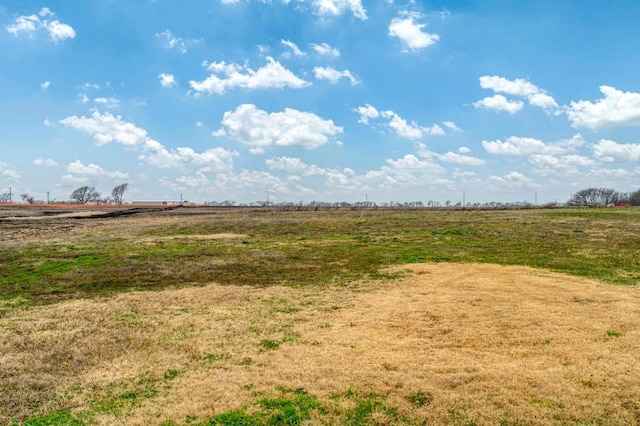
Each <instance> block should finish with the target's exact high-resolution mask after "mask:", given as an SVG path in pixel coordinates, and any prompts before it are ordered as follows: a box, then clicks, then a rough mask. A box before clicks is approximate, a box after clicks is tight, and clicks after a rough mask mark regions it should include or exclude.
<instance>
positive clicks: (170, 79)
mask: <svg viewBox="0 0 640 426" xmlns="http://www.w3.org/2000/svg"><path fill="white" fill-rule="evenodd" d="M158 78H159V79H160V85H161V86H162V87H173V86H175V85H177V84H178V82H177V81H176V78H175V77H174V75H173V74H165V73H160V74H158Z"/></svg>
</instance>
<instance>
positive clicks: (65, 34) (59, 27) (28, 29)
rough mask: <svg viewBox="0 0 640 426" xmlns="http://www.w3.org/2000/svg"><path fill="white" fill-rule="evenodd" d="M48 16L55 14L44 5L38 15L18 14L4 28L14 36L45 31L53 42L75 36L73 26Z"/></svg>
mask: <svg viewBox="0 0 640 426" xmlns="http://www.w3.org/2000/svg"><path fill="white" fill-rule="evenodd" d="M48 17H55V14H54V13H53V12H51V10H50V9H49V8H47V7H44V8H42V9H40V12H38V15H21V16H18V17H17V18H16V19H15V20H14V22H13V24H11V25H7V26H5V29H6V30H7V31H8V32H9V33H11V34H13V35H14V36H16V37H17V36H19V35H22V34H24V35H27V36H29V37H33V36H34V35H35V34H37V33H39V32H42V33H46V34H47V35H48V36H49V39H51V41H53V42H54V43H57V42H60V41H64V40H65V39H68V38H74V37H75V36H76V32H75V30H74V29H73V27H71V26H70V25H68V24H64V23H62V22H60V21H58V20H57V19H54V20H53V21H49V20H48V19H47V18H48Z"/></svg>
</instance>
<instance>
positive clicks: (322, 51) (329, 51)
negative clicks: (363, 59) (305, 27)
mask: <svg viewBox="0 0 640 426" xmlns="http://www.w3.org/2000/svg"><path fill="white" fill-rule="evenodd" d="M311 48H312V49H313V50H315V51H316V53H318V54H319V55H325V56H333V57H336V58H337V57H338V56H340V49H337V48H335V47H331V46H330V45H329V44H327V43H321V44H311Z"/></svg>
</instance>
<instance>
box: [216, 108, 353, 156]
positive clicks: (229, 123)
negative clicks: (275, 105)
mask: <svg viewBox="0 0 640 426" xmlns="http://www.w3.org/2000/svg"><path fill="white" fill-rule="evenodd" d="M342 132H343V129H342V127H340V126H336V125H335V124H334V123H333V121H332V120H325V119H323V118H321V117H319V116H317V115H316V114H313V113H311V112H303V111H298V110H296V109H292V108H285V109H284V111H282V112H272V113H268V112H266V111H263V110H261V109H258V108H257V107H256V106H255V105H253V104H243V105H239V106H238V107H237V108H236V109H235V110H234V111H227V112H225V114H224V117H223V119H222V128H221V129H220V130H218V131H216V132H214V136H227V137H229V138H232V139H235V140H237V141H239V142H242V143H244V144H246V145H248V146H251V147H254V148H257V150H254V151H253V152H254V153H262V152H264V149H265V148H268V147H272V146H275V147H301V148H306V149H314V148H318V147H319V146H322V145H324V144H325V143H327V141H328V140H329V137H331V136H335V135H338V134H340V133H342Z"/></svg>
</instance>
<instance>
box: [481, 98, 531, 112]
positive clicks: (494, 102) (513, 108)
mask: <svg viewBox="0 0 640 426" xmlns="http://www.w3.org/2000/svg"><path fill="white" fill-rule="evenodd" d="M473 106H474V107H475V108H476V109H480V108H484V109H493V110H496V111H506V112H508V113H509V114H512V115H513V114H515V113H516V112H518V111H520V110H521V109H522V108H523V106H524V104H523V103H522V102H520V101H510V100H508V99H507V98H505V97H504V96H502V95H493V96H487V97H486V98H484V99H482V100H479V101H477V102H474V103H473Z"/></svg>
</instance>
